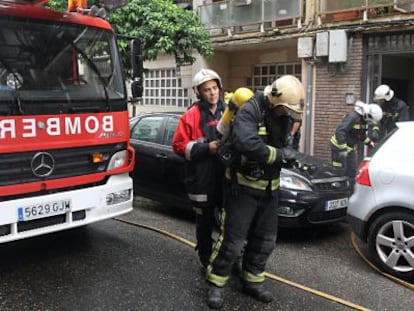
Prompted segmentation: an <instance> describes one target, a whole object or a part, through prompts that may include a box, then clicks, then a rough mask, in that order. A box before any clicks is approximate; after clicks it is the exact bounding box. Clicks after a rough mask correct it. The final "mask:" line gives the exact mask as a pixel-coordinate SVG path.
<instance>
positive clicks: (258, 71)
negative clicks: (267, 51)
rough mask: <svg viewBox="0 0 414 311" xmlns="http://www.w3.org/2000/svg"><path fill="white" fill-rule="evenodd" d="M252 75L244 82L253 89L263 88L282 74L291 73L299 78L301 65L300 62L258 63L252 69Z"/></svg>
mask: <svg viewBox="0 0 414 311" xmlns="http://www.w3.org/2000/svg"><path fill="white" fill-rule="evenodd" d="M253 72H254V75H253V77H252V78H249V79H248V80H247V81H246V83H247V85H250V86H251V88H252V90H253V91H257V90H264V88H265V87H266V86H267V85H269V84H271V83H272V82H273V81H275V80H276V79H277V78H279V77H280V76H282V75H284V74H291V75H294V76H295V77H297V78H298V79H299V80H301V78H302V76H301V73H302V66H301V64H300V63H287V64H260V65H256V66H255V67H254V69H253Z"/></svg>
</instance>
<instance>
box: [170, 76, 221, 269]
mask: <svg viewBox="0 0 414 311" xmlns="http://www.w3.org/2000/svg"><path fill="white" fill-rule="evenodd" d="M193 89H194V92H195V94H196V95H197V97H198V101H197V102H195V103H194V104H193V105H192V106H191V107H190V108H189V109H188V110H187V111H186V112H185V113H184V114H183V115H182V116H181V118H180V121H179V124H178V127H177V130H176V132H175V133H174V137H173V150H174V152H175V153H177V154H179V155H181V156H184V157H185V186H186V191H187V194H188V197H189V199H190V201H191V202H192V204H193V209H194V211H195V213H196V239H197V245H196V251H197V252H198V257H199V260H200V263H201V265H202V267H204V268H206V267H207V265H208V262H209V258H210V255H211V251H212V245H213V238H212V233H213V226H214V220H215V217H214V215H215V209H216V208H217V207H220V206H221V203H222V180H223V175H224V167H223V165H222V164H221V161H220V160H219V158H218V156H217V148H218V137H217V131H216V125H217V123H218V120H219V119H220V117H221V115H222V114H223V111H224V109H225V105H224V103H223V102H222V100H220V98H219V96H220V92H221V89H222V83H221V79H220V77H219V75H218V74H217V73H216V72H215V71H213V70H210V69H202V70H200V71H199V72H197V73H196V74H195V75H194V77H193Z"/></svg>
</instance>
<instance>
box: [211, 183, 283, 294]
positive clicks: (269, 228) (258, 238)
mask: <svg viewBox="0 0 414 311" xmlns="http://www.w3.org/2000/svg"><path fill="white" fill-rule="evenodd" d="M230 188H231V187H230ZM230 188H228V189H226V192H225V201H224V213H225V215H224V217H222V221H224V230H221V233H220V237H219V239H218V242H217V244H216V246H215V248H214V251H213V254H212V258H211V260H212V262H211V264H210V266H209V267H208V271H207V279H208V281H210V282H211V283H213V284H215V285H216V286H219V287H222V286H224V285H225V284H226V282H227V280H228V278H229V276H230V274H231V271H232V268H233V265H234V263H235V261H236V260H237V259H238V257H239V256H240V254H241V253H242V250H243V247H244V252H243V259H242V270H243V271H242V274H241V276H242V278H243V276H245V277H246V278H248V279H245V281H247V282H255V283H259V282H263V281H264V271H265V266H266V261H267V259H268V258H269V256H270V254H271V253H272V251H273V249H274V247H275V243H276V236H277V226H278V215H277V213H276V208H277V205H278V202H279V198H278V195H279V192H278V191H275V192H273V194H272V195H271V194H269V193H267V192H263V195H260V196H257V195H252V194H251V193H249V191H244V189H240V190H238V191H236V192H234V191H232V190H231V189H230ZM222 226H223V224H222Z"/></svg>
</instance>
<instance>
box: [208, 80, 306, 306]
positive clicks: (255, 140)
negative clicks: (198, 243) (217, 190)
mask: <svg viewBox="0 0 414 311" xmlns="http://www.w3.org/2000/svg"><path fill="white" fill-rule="evenodd" d="M236 94H237V92H235V94H234V96H233V100H234V101H235V102H236V104H237V106H239V108H238V110H237V113H236V115H235V118H234V120H233V121H232V122H231V129H230V132H229V140H230V142H231V145H232V148H233V150H234V160H233V161H232V162H231V164H230V165H229V166H228V167H226V172H225V186H224V202H225V204H224V206H223V208H224V212H225V213H224V217H222V224H221V226H222V227H223V228H224V230H223V231H222V232H221V235H220V237H219V240H220V241H221V243H217V244H216V246H215V249H214V251H213V255H212V258H211V264H210V265H209V266H208V269H207V280H208V282H209V283H210V287H209V290H208V298H207V304H208V305H209V306H210V307H211V308H215V309H219V308H221V306H222V305H223V301H224V297H223V291H224V286H225V285H226V283H227V282H228V280H229V278H230V274H231V272H232V269H233V265H234V263H235V262H236V260H237V259H238V258H239V254H240V253H241V251H242V249H244V252H243V259H242V271H241V273H240V279H241V282H242V291H243V292H244V293H246V294H248V295H250V296H252V297H253V298H255V299H257V300H259V301H262V302H265V303H268V302H270V301H272V300H273V295H272V293H271V292H270V291H268V290H267V289H266V288H265V287H264V284H263V283H264V281H265V266H266V262H267V259H268V258H269V256H270V254H271V253H272V251H273V248H274V247H275V242H276V233H277V223H278V216H277V211H276V210H277V207H278V204H279V185H280V171H281V168H282V166H287V165H292V163H293V161H294V160H295V158H296V152H295V151H294V150H293V148H292V147H287V146H286V141H285V138H286V136H287V132H288V131H289V130H290V128H289V118H290V116H291V115H294V116H295V118H301V115H302V111H303V101H304V89H303V86H302V84H301V83H300V81H299V80H298V79H297V78H295V77H294V76H283V77H281V78H279V79H277V80H276V81H275V82H274V83H273V84H272V85H269V86H268V87H266V90H265V92H261V93H260V94H257V95H256V96H249V92H243V93H241V95H243V96H240V98H238V97H237V95H236ZM246 94H247V96H246ZM251 94H253V93H250V95H251ZM245 97H247V98H248V100H247V101H245V100H244V99H242V98H245ZM243 101H245V102H243Z"/></svg>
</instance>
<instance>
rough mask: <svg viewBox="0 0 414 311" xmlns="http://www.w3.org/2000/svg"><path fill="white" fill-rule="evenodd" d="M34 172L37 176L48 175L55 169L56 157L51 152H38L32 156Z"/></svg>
mask: <svg viewBox="0 0 414 311" xmlns="http://www.w3.org/2000/svg"><path fill="white" fill-rule="evenodd" d="M30 166H31V168H32V172H33V174H34V175H35V176H37V177H47V176H49V175H50V174H52V173H53V170H54V169H55V159H54V158H53V156H52V155H51V154H50V153H47V152H38V153H36V154H35V155H34V156H33V158H32V163H31V165H30Z"/></svg>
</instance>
